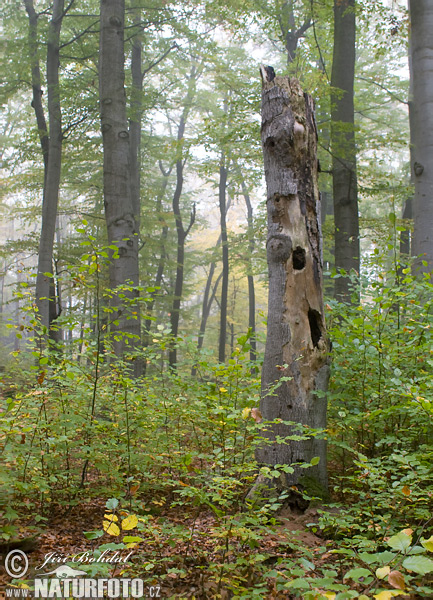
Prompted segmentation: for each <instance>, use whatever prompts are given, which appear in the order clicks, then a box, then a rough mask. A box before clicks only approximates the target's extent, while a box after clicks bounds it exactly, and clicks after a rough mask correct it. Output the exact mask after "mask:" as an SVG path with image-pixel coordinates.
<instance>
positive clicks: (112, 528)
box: [102, 521, 120, 535]
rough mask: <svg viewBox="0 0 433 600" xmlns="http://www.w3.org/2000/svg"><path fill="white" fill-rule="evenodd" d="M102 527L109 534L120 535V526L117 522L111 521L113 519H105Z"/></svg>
mask: <svg viewBox="0 0 433 600" xmlns="http://www.w3.org/2000/svg"><path fill="white" fill-rule="evenodd" d="M102 527H103V528H104V531H106V532H107V533H108V534H109V535H119V533H120V529H119V527H118V526H117V525H116V523H111V521H103V522H102Z"/></svg>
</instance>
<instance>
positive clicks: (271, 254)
mask: <svg viewBox="0 0 433 600" xmlns="http://www.w3.org/2000/svg"><path fill="white" fill-rule="evenodd" d="M261 73H262V80H263V92H262V146H263V156H264V165H265V176H266V184H267V212H268V238H267V243H266V247H267V258H268V270H269V303H268V328H267V339H266V348H265V358H264V363H263V370H262V398H261V404H260V409H261V413H262V416H263V418H264V419H265V420H266V421H274V420H275V422H273V423H272V424H270V425H268V426H267V428H266V431H265V437H266V442H264V443H263V445H262V446H261V447H260V448H259V449H258V451H257V460H258V462H259V463H261V464H262V465H276V464H283V465H292V467H293V473H288V474H287V475H286V477H285V481H284V486H285V487H290V486H293V485H299V484H300V483H302V481H303V478H307V479H309V480H311V479H313V480H314V481H315V482H318V483H319V484H320V486H321V487H322V488H324V489H326V488H327V485H328V479H327V469H326V441H325V440H324V439H319V438H318V437H309V438H308V439H306V440H300V441H295V440H291V441H289V442H288V443H284V441H283V440H281V439H280V438H279V436H281V438H286V437H287V436H291V435H295V434H296V433H299V431H297V428H296V426H291V425H288V424H286V423H284V421H285V422H287V421H290V422H294V423H296V424H301V425H303V426H307V427H312V428H317V429H323V428H325V427H326V408H327V402H326V389H327V383H328V378H329V357H328V350H329V347H328V341H327V337H326V328H325V317H324V310H323V294H322V238H321V228H320V197H319V191H318V181H317V130H316V125H315V120H314V106H313V101H312V99H311V97H310V96H308V95H307V94H304V93H303V91H302V89H301V87H300V84H299V82H298V81H297V80H296V79H290V78H287V77H275V78H274V74H273V73H272V72H270V71H269V69H265V68H264V67H262V69H261ZM285 365H287V366H285ZM283 376H284V377H288V378H289V379H288V380H287V381H285V380H283V381H280V379H281V377H283ZM276 384H279V385H278V387H277V388H276V389H274V386H275V385H276ZM277 438H278V439H277ZM313 457H319V459H320V461H319V463H318V465H316V466H314V467H312V468H309V469H301V468H299V467H297V466H296V463H304V462H309V461H310V460H311V459H312V458H313ZM267 483H268V484H270V485H272V486H279V485H281V481H280V480H279V481H278V482H277V481H273V482H267Z"/></svg>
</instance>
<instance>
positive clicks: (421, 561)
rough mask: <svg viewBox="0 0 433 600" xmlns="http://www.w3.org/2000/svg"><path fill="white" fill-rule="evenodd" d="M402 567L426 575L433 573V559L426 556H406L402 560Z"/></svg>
mask: <svg viewBox="0 0 433 600" xmlns="http://www.w3.org/2000/svg"><path fill="white" fill-rule="evenodd" d="M403 567H404V568H405V569H407V570H408V571H413V572H414V573H418V574H419V575H427V573H433V560H431V558H427V557H426V556H419V555H418V556H408V557H407V558H406V559H405V560H404V561H403Z"/></svg>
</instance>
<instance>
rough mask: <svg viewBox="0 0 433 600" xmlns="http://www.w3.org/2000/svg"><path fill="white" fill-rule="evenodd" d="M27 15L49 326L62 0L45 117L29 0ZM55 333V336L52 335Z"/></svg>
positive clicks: (42, 281) (39, 284)
mask: <svg viewBox="0 0 433 600" xmlns="http://www.w3.org/2000/svg"><path fill="white" fill-rule="evenodd" d="M24 4H25V7H26V11H27V14H28V16H29V51H30V60H31V69H32V89H33V98H32V106H33V109H34V111H35V115H36V122H37V126H38V131H39V139H40V144H41V150H42V156H43V160H44V193H43V200H42V227H41V236H40V239H39V253H38V270H37V277H36V305H37V307H38V313H39V318H40V322H41V325H42V326H44V327H46V329H47V331H48V330H49V329H50V325H51V323H52V322H53V321H54V320H55V319H56V317H57V316H58V315H57V311H56V303H55V302H56V299H55V293H54V294H53V293H52V292H53V289H54V282H53V277H52V275H50V274H52V273H53V247H54V235H55V229H56V218H57V206H58V202H59V188H60V174H61V166H62V113H61V108H60V87H59V64H60V63H59V45H60V30H61V27H62V20H63V13H64V0H54V2H53V9H52V10H53V12H52V18H51V21H50V24H49V27H48V39H47V88H48V121H49V134H48V129H47V123H46V120H45V114H44V109H43V105H42V100H41V98H42V89H41V74H40V68H39V59H38V52H37V19H38V16H37V14H36V12H35V9H34V5H33V2H32V0H24ZM54 337H56V336H54Z"/></svg>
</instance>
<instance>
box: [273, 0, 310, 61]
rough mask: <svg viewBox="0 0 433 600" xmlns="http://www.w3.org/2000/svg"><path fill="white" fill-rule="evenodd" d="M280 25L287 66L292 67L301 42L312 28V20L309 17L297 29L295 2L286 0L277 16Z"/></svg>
mask: <svg viewBox="0 0 433 600" xmlns="http://www.w3.org/2000/svg"><path fill="white" fill-rule="evenodd" d="M277 19H278V24H279V26H280V31H281V35H282V38H283V41H284V45H285V47H286V52H287V64H288V65H289V66H290V65H291V64H292V63H294V62H295V59H296V53H297V50H298V44H299V40H300V39H301V38H302V37H304V35H305V33H306V31H307V30H308V29H309V28H310V27H311V26H312V22H311V18H309V17H307V18H306V19H305V21H304V23H303V24H302V25H301V26H300V27H298V28H297V27H296V22H295V13H294V0H286V2H283V4H282V6H281V10H280V12H279V13H278V14H277Z"/></svg>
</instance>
